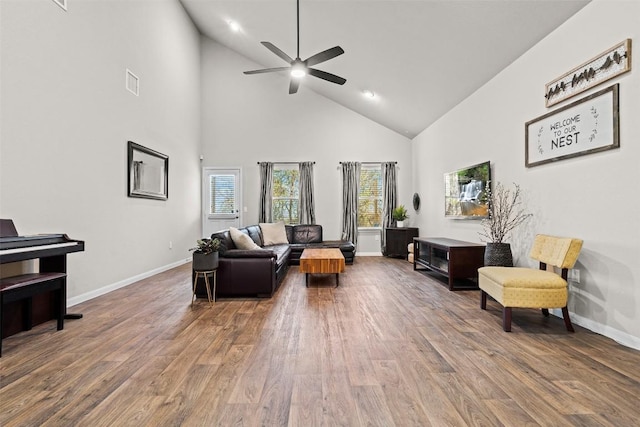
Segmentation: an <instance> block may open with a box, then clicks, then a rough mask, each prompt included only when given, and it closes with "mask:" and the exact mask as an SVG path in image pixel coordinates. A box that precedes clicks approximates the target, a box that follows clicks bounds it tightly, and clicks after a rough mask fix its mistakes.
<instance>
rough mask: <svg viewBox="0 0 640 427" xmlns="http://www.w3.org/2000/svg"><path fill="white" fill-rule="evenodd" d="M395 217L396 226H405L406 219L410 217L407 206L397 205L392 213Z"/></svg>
mask: <svg viewBox="0 0 640 427" xmlns="http://www.w3.org/2000/svg"><path fill="white" fill-rule="evenodd" d="M391 215H392V216H393V219H395V220H396V227H404V220H405V219H407V218H409V215H408V213H407V208H405V207H404V205H400V206H398V207H396V208H395V209H394V210H393V212H392V213H391Z"/></svg>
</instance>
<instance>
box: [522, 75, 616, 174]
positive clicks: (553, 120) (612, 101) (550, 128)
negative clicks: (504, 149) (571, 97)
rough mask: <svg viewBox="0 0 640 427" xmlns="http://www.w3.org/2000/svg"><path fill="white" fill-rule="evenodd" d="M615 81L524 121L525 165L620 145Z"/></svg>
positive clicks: (552, 160)
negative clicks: (597, 90) (560, 106)
mask: <svg viewBox="0 0 640 427" xmlns="http://www.w3.org/2000/svg"><path fill="white" fill-rule="evenodd" d="M618 87H619V85H618V84H615V85H613V86H610V87H608V88H606V89H603V90H601V91H599V92H596V93H594V94H593V95H589V96H587V97H585V98H583V99H580V100H578V101H576V102H573V103H571V104H569V105H567V106H565V107H562V108H560V109H558V110H555V111H552V112H550V113H547V114H545V115H543V116H540V117H538V118H535V119H533V120H531V121H528V122H527V123H525V126H524V127H525V166H526V167H528V168H529V167H532V166H538V165H542V164H545V163H549V162H555V161H558V160H562V159H568V158H570V157H576V156H582V155H585V154H591V153H596V152H599V151H604V150H610V149H613V148H618V147H620V137H619V115H618V108H619V107H618V105H619V99H618V91H619V89H618Z"/></svg>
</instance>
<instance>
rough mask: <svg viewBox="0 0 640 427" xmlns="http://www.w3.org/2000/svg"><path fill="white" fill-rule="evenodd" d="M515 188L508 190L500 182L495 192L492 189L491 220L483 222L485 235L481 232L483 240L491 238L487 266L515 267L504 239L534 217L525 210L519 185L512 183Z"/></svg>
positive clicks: (488, 244) (490, 200)
mask: <svg viewBox="0 0 640 427" xmlns="http://www.w3.org/2000/svg"><path fill="white" fill-rule="evenodd" d="M513 185H514V187H515V188H514V189H513V190H511V189H509V188H505V187H504V186H503V185H502V184H501V183H497V185H496V188H495V191H493V192H492V191H491V189H490V188H489V189H488V191H487V201H488V202H489V217H488V218H485V219H483V220H482V222H481V224H482V228H483V231H482V232H478V234H479V235H480V240H482V241H485V239H488V243H487V247H486V249H485V252H484V265H497V266H503V267H513V255H512V254H511V245H510V244H509V243H506V242H505V241H504V240H505V239H506V238H507V236H508V235H509V233H511V232H512V231H513V229H515V228H516V227H517V226H519V225H520V224H522V223H523V222H525V221H526V220H527V219H529V217H531V216H532V214H530V213H526V212H525V210H524V208H523V207H522V199H521V195H520V186H519V185H518V184H516V183H514V184H513Z"/></svg>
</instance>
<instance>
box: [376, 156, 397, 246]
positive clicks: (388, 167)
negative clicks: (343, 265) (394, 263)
mask: <svg viewBox="0 0 640 427" xmlns="http://www.w3.org/2000/svg"><path fill="white" fill-rule="evenodd" d="M381 166H382V237H381V238H380V249H381V250H382V253H383V254H384V253H386V249H387V241H386V233H385V229H386V228H388V227H391V225H392V224H393V209H395V207H396V197H397V196H396V193H397V192H398V184H397V181H396V162H383V163H382V164H381Z"/></svg>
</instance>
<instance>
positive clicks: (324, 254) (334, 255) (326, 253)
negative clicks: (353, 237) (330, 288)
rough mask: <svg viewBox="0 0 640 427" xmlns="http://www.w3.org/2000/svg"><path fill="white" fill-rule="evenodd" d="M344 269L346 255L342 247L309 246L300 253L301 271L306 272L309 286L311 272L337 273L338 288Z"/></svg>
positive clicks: (306, 281) (306, 280)
mask: <svg viewBox="0 0 640 427" xmlns="http://www.w3.org/2000/svg"><path fill="white" fill-rule="evenodd" d="M343 271H344V256H343V255H342V252H341V251H340V249H332V248H329V249H325V248H322V249H313V248H307V249H305V250H304V251H302V255H300V273H306V277H305V283H306V285H307V287H309V274H335V275H336V288H337V287H338V286H340V273H342V272H343Z"/></svg>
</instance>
